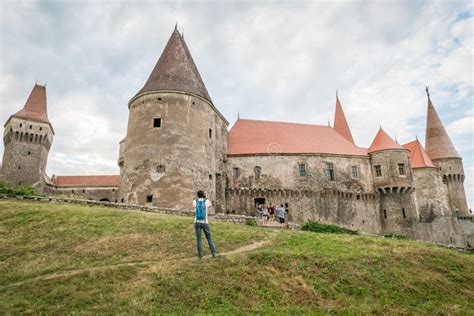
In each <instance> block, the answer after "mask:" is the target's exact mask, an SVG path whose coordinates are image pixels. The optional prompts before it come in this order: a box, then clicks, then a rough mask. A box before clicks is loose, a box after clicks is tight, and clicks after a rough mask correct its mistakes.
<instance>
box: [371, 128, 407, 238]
mask: <svg viewBox="0 0 474 316" xmlns="http://www.w3.org/2000/svg"><path fill="white" fill-rule="evenodd" d="M368 153H369V155H370V158H371V159H370V160H371V165H372V174H373V181H374V189H375V191H376V192H378V193H379V195H380V219H381V224H382V230H383V231H389V232H397V233H403V234H410V233H411V227H412V222H413V221H414V220H415V219H416V205H415V202H414V199H413V196H412V194H411V193H412V192H413V190H414V185H413V174H412V169H411V166H410V160H409V156H408V154H409V151H408V150H407V149H406V148H403V147H402V146H400V145H399V144H397V143H396V142H395V141H394V140H393V139H392V138H391V137H390V136H389V135H388V134H387V133H386V132H385V131H384V130H383V129H382V128H380V129H379V131H378V133H377V135H376V136H375V138H374V140H373V142H372V145H370V148H369V150H368Z"/></svg>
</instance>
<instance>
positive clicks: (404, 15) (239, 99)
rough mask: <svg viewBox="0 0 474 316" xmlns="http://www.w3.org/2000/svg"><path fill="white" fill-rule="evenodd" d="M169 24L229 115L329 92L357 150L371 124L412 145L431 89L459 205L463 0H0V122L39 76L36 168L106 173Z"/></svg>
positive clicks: (288, 115)
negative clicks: (44, 136)
mask: <svg viewBox="0 0 474 316" xmlns="http://www.w3.org/2000/svg"><path fill="white" fill-rule="evenodd" d="M175 22H178V28H179V30H180V31H182V32H184V37H185V40H186V42H187V44H188V47H189V49H190V50H191V54H192V55H193V57H194V60H195V62H196V64H197V66H198V69H199V71H200V73H201V76H202V77H203V80H204V82H205V84H206V86H207V89H208V91H209V93H210V95H211V97H212V99H213V101H214V103H215V104H216V105H217V107H218V108H219V109H220V111H221V112H222V113H223V114H224V115H225V116H226V117H227V119H228V120H229V121H230V122H231V124H233V123H234V122H235V120H236V118H237V112H238V111H239V112H240V116H241V117H242V118H253V119H266V120H278V121H291V122H303V123H314V124H327V120H328V117H329V118H331V121H332V117H333V111H334V104H335V91H336V90H339V96H340V99H341V102H342V105H343V107H344V110H345V112H346V115H347V118H348V120H349V124H350V126H351V129H352V133H353V135H354V138H355V141H356V143H357V144H358V145H360V146H369V145H370V143H371V141H372V139H373V137H374V135H375V133H376V132H377V129H378V127H379V124H381V125H382V126H383V127H384V129H385V130H386V131H387V132H388V133H389V134H390V135H391V136H393V137H397V139H398V141H399V142H400V143H405V142H408V141H410V140H412V139H414V138H415V136H416V135H418V137H419V138H420V140H422V141H423V142H424V136H425V135H424V134H425V119H426V104H427V101H426V95H425V91H424V88H425V86H427V85H428V86H430V91H431V96H432V100H433V103H434V105H435V107H436V108H437V110H438V112H439V113H440V115H441V118H442V120H443V122H444V123H445V125H446V127H447V129H448V132H449V134H450V136H451V138H452V140H453V142H454V145H455V147H456V148H457V149H458V151H459V152H460V153H461V155H462V156H463V159H464V167H465V170H466V176H467V182H466V183H465V185H466V189H467V191H468V198H469V200H470V206H471V207H472V205H473V202H474V198H473V196H474V190H473V188H474V127H473V126H474V108H473V96H474V78H473V60H474V58H473V52H474V48H473V42H474V38H473V28H474V18H473V4H472V2H471V1H411V0H410V1H390V0H388V1H381V0H380V1H331V2H329V1H328V2H325V1H316V2H306V1H295V2H285V1H278V2H268V1H251V2H250V1H249V2H246V1H237V2H230V1H229V2H223V1H213V2H202V1H193V2H179V1H172V2H159V1H131V0H130V1H111V0H109V1H102V2H101V1H83V2H78V1H64V2H60V1H38V2H37V1H5V0H0V121H2V122H5V121H6V120H7V119H8V117H9V115H10V114H12V113H14V112H16V111H18V110H19V109H20V108H21V107H22V106H23V104H24V103H25V101H26V98H27V97H28V94H29V93H30V91H31V88H32V87H33V85H34V83H35V82H36V81H37V82H38V83H39V84H44V83H45V82H46V84H47V93H48V111H49V118H50V120H51V122H52V124H53V126H54V128H55V131H56V136H55V139H54V143H53V147H52V149H51V152H50V156H49V157H50V158H49V162H48V169H47V171H48V174H50V175H51V174H117V173H118V167H117V163H116V161H117V158H118V142H119V141H120V140H121V139H122V138H123V137H124V136H125V132H126V128H127V118H128V110H127V102H128V100H129V99H130V98H131V97H132V96H133V95H134V94H135V93H136V92H137V91H138V90H139V89H140V88H141V87H142V86H143V84H144V83H145V81H146V79H147V78H148V75H149V73H150V71H151V70H152V68H153V66H154V65H155V63H156V61H157V59H158V58H159V56H160V54H161V52H162V50H163V48H164V46H165V44H166V42H167V40H168V38H169V36H170V34H171V32H172V30H173V28H174V24H175ZM0 147H1V148H0V154H3V146H0Z"/></svg>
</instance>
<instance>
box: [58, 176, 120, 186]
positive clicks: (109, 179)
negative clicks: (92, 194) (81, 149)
mask: <svg viewBox="0 0 474 316" xmlns="http://www.w3.org/2000/svg"><path fill="white" fill-rule="evenodd" d="M51 181H52V182H53V183H54V184H55V185H56V186H57V187H60V188H61V187H63V188H67V187H118V185H119V181H120V176H112V175H106V176H55V175H53V176H52V178H51Z"/></svg>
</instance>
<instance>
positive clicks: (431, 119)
mask: <svg viewBox="0 0 474 316" xmlns="http://www.w3.org/2000/svg"><path fill="white" fill-rule="evenodd" d="M425 148H426V153H427V154H428V156H429V157H430V158H431V159H433V160H434V159H439V158H461V156H460V155H459V153H458V152H457V151H456V149H455V148H454V145H453V143H452V142H451V139H450V138H449V136H448V132H447V131H446V129H445V128H444V125H443V123H442V122H441V119H440V118H439V116H438V113H437V112H436V109H435V108H434V106H433V103H431V99H430V97H429V96H428V113H427V119H426V140H425Z"/></svg>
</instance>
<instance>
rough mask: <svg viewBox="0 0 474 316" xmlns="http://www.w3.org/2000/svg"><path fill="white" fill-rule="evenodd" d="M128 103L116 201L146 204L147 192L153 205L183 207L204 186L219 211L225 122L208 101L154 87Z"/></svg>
mask: <svg viewBox="0 0 474 316" xmlns="http://www.w3.org/2000/svg"><path fill="white" fill-rule="evenodd" d="M129 108H130V113H129V121H128V130H127V137H126V139H125V142H124V143H122V144H121V156H120V158H119V166H120V169H121V170H120V175H121V179H120V192H119V200H122V199H124V201H125V203H129V204H141V205H145V204H147V196H151V195H152V196H153V197H152V202H151V203H148V204H150V205H152V206H160V207H168V208H176V209H187V208H189V207H190V206H192V204H191V203H192V200H193V199H194V198H195V196H196V191H197V190H203V191H205V192H206V194H207V197H208V199H210V200H211V201H213V203H214V204H218V205H219V208H218V207H216V210H217V211H220V208H221V206H220V205H222V201H223V196H224V190H223V185H224V184H223V183H222V181H223V180H222V179H223V177H222V176H223V173H224V172H225V167H224V160H225V153H226V151H227V122H226V121H225V120H224V119H223V118H222V117H221V116H220V115H219V114H218V113H217V112H216V110H215V109H214V108H213V106H212V105H211V104H210V103H209V102H208V101H206V100H204V99H202V98H200V97H196V96H193V95H190V94H185V93H179V92H159V93H147V94H143V95H141V96H138V97H137V98H135V99H133V100H132V101H131V102H130V106H129ZM156 118H160V119H161V126H160V127H154V125H153V122H154V119H156ZM216 188H217V189H216Z"/></svg>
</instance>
